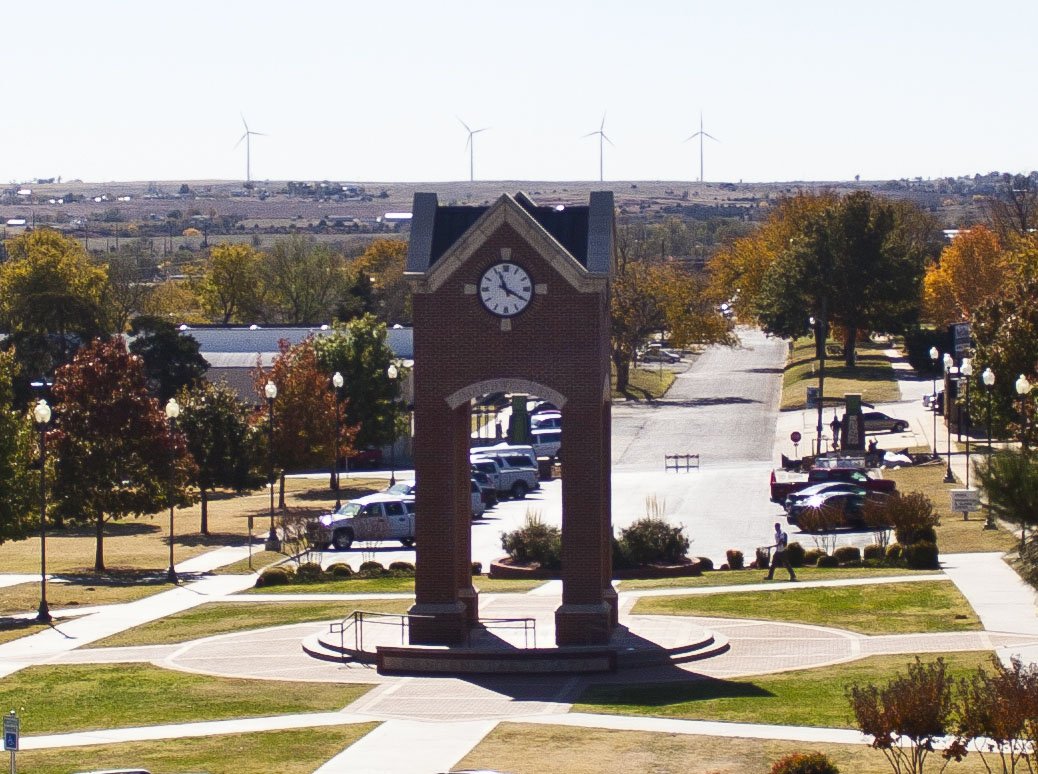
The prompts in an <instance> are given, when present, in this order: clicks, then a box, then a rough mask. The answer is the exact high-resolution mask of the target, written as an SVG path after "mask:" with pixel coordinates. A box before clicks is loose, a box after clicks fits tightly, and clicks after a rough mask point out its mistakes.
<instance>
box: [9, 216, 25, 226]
mask: <svg viewBox="0 0 1038 774" xmlns="http://www.w3.org/2000/svg"><path fill="white" fill-rule="evenodd" d="M28 224H29V221H28V220H26V219H25V218H8V219H7V226H8V227H9V228H25V227H26V226H27V225H28Z"/></svg>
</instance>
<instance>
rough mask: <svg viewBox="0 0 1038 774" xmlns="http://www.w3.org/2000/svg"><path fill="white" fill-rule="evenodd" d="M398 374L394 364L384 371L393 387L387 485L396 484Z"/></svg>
mask: <svg viewBox="0 0 1038 774" xmlns="http://www.w3.org/2000/svg"><path fill="white" fill-rule="evenodd" d="M399 373H400V372H399V371H398V370H397V367H396V364H395V363H390V364H389V368H387V369H386V376H388V377H389V381H390V383H391V384H392V385H393V394H392V396H391V397H390V399H389V425H390V427H391V428H392V441H390V446H389V460H390V461H389V485H390V486H393V485H394V484H395V483H396V388H397V385H396V377H397V375H398V374H399Z"/></svg>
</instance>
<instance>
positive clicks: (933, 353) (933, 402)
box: [930, 347, 941, 459]
mask: <svg viewBox="0 0 1038 774" xmlns="http://www.w3.org/2000/svg"><path fill="white" fill-rule="evenodd" d="M940 357H941V352H940V350H938V349H937V347H930V360H932V361H933V394H932V395H931V396H930V410H931V411H932V412H933V456H934V458H935V459H937V361H938V360H939V359H940Z"/></svg>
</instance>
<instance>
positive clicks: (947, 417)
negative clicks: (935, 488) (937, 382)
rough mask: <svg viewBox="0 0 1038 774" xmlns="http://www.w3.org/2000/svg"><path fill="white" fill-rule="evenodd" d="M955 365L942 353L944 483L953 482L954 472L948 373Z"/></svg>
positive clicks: (951, 359) (946, 354)
mask: <svg viewBox="0 0 1038 774" xmlns="http://www.w3.org/2000/svg"><path fill="white" fill-rule="evenodd" d="M954 365H955V360H954V359H953V358H952V356H951V355H950V354H948V353H947V352H945V353H944V385H945V387H944V409H945V411H944V424H945V427H946V428H947V429H948V469H947V470H946V471H945V473H944V483H946V484H954V483H955V474H954V473H952V469H951V403H950V402H949V400H948V374H949V372H950V371H951V369H952V367H953V366H954Z"/></svg>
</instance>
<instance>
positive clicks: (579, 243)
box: [429, 193, 588, 268]
mask: <svg viewBox="0 0 1038 774" xmlns="http://www.w3.org/2000/svg"><path fill="white" fill-rule="evenodd" d="M515 200H516V201H517V202H518V203H519V204H520V205H521V206H522V207H523V209H525V210H526V211H527V212H529V213H530V215H531V216H533V219H534V220H536V221H537V222H538V223H539V224H540V225H541V227H542V228H544V230H545V231H547V232H548V233H549V234H551V235H552V236H553V237H554V238H555V239H556V240H557V241H558V242H559V244H561V245H562V246H563V247H564V248H565V249H566V251H567V252H568V253H569V254H570V255H572V256H573V257H574V258H576V259H577V262H578V263H580V265H581V266H583V267H585V268H587V248H588V207H586V206H579V207H565V208H562V209H556V208H555V207H539V206H537V205H536V204H535V203H534V202H533V201H532V200H531V199H530V198H529V197H528V196H526V195H525V194H523V193H519V194H517V195H516V197H515ZM489 209H490V207H464V206H455V205H448V206H441V207H437V208H436V216H435V221H434V224H433V235H432V251H431V254H430V256H429V265H430V266H431V265H433V264H435V263H436V261H438V260H439V259H440V257H441V256H443V254H444V253H446V252H447V250H449V249H450V247H451V245H453V244H454V243H455V242H457V241H458V240H459V239H460V238H461V237H462V235H463V234H464V233H465V232H466V231H468V230H469V229H470V228H472V226H473V224H475V222H476V221H477V220H479V219H480V218H481V217H482V216H483V213H485V212H486V211H487V210H489Z"/></svg>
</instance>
